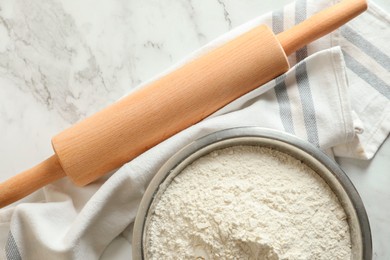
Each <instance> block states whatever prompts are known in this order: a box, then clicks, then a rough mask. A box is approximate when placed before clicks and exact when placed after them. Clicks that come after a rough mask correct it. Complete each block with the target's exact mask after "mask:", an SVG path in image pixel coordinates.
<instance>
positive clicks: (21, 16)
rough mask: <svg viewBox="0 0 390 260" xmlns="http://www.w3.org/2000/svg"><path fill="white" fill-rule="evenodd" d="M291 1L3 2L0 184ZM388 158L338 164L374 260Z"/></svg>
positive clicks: (383, 2)
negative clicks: (64, 133) (78, 129)
mask: <svg viewBox="0 0 390 260" xmlns="http://www.w3.org/2000/svg"><path fill="white" fill-rule="evenodd" d="M288 2H290V1H289V0H274V1H261V0H243V1H232V0H216V1H206V0H201V1H191V0H182V1H179V0H170V1H157V0H147V1H125V0H118V1H108V0H107V1H92V0H85V1H78V0H62V1H60V0H54V1H49V0H40V1H32V0H24V1H22V0H19V1H15V0H12V1H11V0H2V1H0V181H3V180H5V179H7V178H8V177H11V176H13V175H14V174H16V173H18V172H20V171H22V170H24V169H27V168H29V167H31V166H33V165H35V164H36V163H38V162H40V161H41V160H43V159H44V158H46V157H48V156H50V155H51V154H52V148H51V145H50V141H49V140H50V138H51V137H52V136H53V135H54V134H56V133H58V132H60V131H61V130H63V129H64V128H66V127H67V126H69V125H71V124H73V123H75V122H77V121H79V120H81V119H83V118H85V117H87V116H88V115H91V114H93V113H94V112H96V111H98V110H99V109H101V108H103V107H105V106H106V105H108V104H110V103H112V102H114V101H115V100H117V99H118V98H120V97H121V96H122V95H124V94H126V93H127V92H129V91H130V90H131V89H132V88H133V87H135V86H136V85H138V84H139V83H140V82H143V81H145V80H147V79H149V78H150V77H152V76H153V75H155V74H157V73H158V72H160V71H162V70H163V69H165V68H167V67H169V66H170V65H172V64H173V63H175V62H177V61H179V60H180V59H181V58H183V57H184V56H185V55H186V54H188V53H190V52H191V51H193V50H195V49H197V48H199V47H200V46H202V45H204V44H206V43H207V42H209V41H210V40H212V39H214V38H216V37H217V36H219V35H221V34H223V33H224V32H226V31H228V30H230V29H232V28H233V27H236V26H238V25H240V24H242V23H244V22H246V21H248V20H250V19H252V18H254V17H256V16H258V15H260V14H262V13H265V12H267V11H270V10H273V9H276V8H279V7H281V6H283V5H285V4H287V3H288ZM375 2H376V3H377V4H379V5H380V6H382V7H383V8H384V9H385V10H387V11H388V12H390V2H389V1H388V0H376V1H375ZM10 21H11V22H10ZM389 159H390V141H389V139H388V140H387V141H386V142H385V143H384V144H383V146H382V147H381V149H380V150H379V152H378V153H377V155H376V156H375V158H374V159H373V160H371V161H359V160H353V159H340V158H339V159H338V162H339V163H340V165H341V167H342V168H343V169H344V170H345V171H346V172H347V174H348V175H349V177H350V178H351V180H352V182H353V183H354V185H355V186H356V188H357V189H358V191H359V193H360V195H361V197H362V199H363V201H364V203H365V205H366V209H367V212H368V215H369V219H370V222H371V228H372V235H373V246H374V259H390V247H389V243H390V188H389V187H390V174H389V173H390V160H389Z"/></svg>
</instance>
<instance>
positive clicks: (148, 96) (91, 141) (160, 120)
mask: <svg viewBox="0 0 390 260" xmlns="http://www.w3.org/2000/svg"><path fill="white" fill-rule="evenodd" d="M366 9H367V3H366V1H365V0H344V1H342V2H340V3H338V4H336V5H334V6H332V7H330V8H328V9H326V10H324V11H321V12H320V13H318V14H316V15H314V16H312V17H311V18H309V19H308V20H306V21H304V22H302V23H301V24H299V25H297V26H295V27H293V28H291V29H289V30H288V31H285V32H282V33H280V34H278V35H277V36H275V35H274V34H273V33H272V31H271V30H270V29H268V27H266V26H264V25H261V26H259V27H257V28H254V29H252V30H251V31H249V32H247V33H245V34H243V35H241V36H239V37H238V38H235V39H233V40H231V41H230V42H228V43H226V44H225V45H223V46H221V47H219V48H217V49H215V50H213V51H211V52H209V53H207V54H205V55H204V56H202V57H199V58H198V59H195V60H193V61H191V62H189V63H187V64H185V65H183V66H182V67H180V68H179V69H177V70H175V71H173V72H172V73H170V74H168V75H166V76H164V77H162V78H160V79H158V80H156V81H154V82H152V83H150V84H149V85H148V86H146V87H144V88H142V89H139V90H138V91H135V92H134V93H133V94H131V95H129V96H127V97H125V98H123V99H121V100H120V101H118V102H117V103H114V104H113V105H111V106H109V107H107V108H106V109H104V110H102V111H100V112H98V113H97V114H95V115H93V116H91V117H89V118H87V119H85V120H84V121H82V122H80V123H78V124H76V125H74V126H72V127H70V128H69V129H67V130H65V131H63V132H62V133H60V134H58V135H56V136H55V137H54V138H53V139H52V145H53V148H54V151H55V154H54V155H53V156H51V157H50V158H48V159H47V160H45V161H43V162H42V163H40V164H39V165H37V166H35V167H33V168H32V169H30V170H27V171H25V172H22V173H20V174H19V175H16V176H14V177H12V178H11V179H9V180H7V181H5V182H3V183H1V184H0V207H3V206H6V205H8V204H10V203H12V202H15V201H17V200H19V199H21V198H23V197H24V196H26V195H28V194H30V193H32V192H33V191H35V190H37V189H39V188H41V187H43V186H45V185H46V184H49V183H50V182H52V181H54V180H57V179H59V178H62V177H64V176H68V177H69V178H70V179H71V180H72V182H74V183H75V184H76V185H80V186H83V185H87V184H88V183H90V182H93V181H94V180H96V179H98V178H99V177H101V176H102V175H104V174H106V173H108V172H110V171H112V170H115V169H117V168H118V167H120V166H122V165H123V164H125V163H126V162H128V161H130V160H132V159H133V158H135V157H136V156H138V155H139V154H141V153H143V152H144V151H146V150H148V149H149V148H151V147H153V146H154V145H156V144H158V143H160V142H162V141H163V140H165V139H167V138H168V137H170V136H172V135H174V134H176V133H177V132H179V131H181V130H183V129H185V128H187V127H189V126H191V125H193V124H195V123H197V122H199V121H200V120H202V119H204V118H205V117H207V116H208V115H210V114H212V113H213V112H215V111H216V110H218V109H220V108H221V107H223V106H225V105H226V104H228V103H229V102H231V101H233V100H235V99H236V98H238V97H240V96H242V95H244V94H245V93H247V92H249V91H251V90H253V89H255V88H257V87H259V86H261V85H262V84H264V83H266V82H268V81H270V80H272V79H274V78H275V77H277V76H279V75H280V74H282V73H284V72H286V71H287V70H288V69H289V64H288V61H287V57H286V56H288V55H290V54H292V53H293V52H295V51H296V50H298V49H299V48H301V47H303V46H305V45H307V44H308V43H310V42H312V41H314V40H316V39H318V38H320V37H322V36H324V35H326V34H328V33H330V32H331V31H333V30H335V29H336V28H338V27H340V26H341V25H343V24H344V23H346V22H348V21H349V20H351V19H352V18H354V17H355V16H357V15H359V14H360V13H362V12H363V11H364V10H366Z"/></svg>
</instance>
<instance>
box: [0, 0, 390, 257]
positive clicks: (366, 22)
mask: <svg viewBox="0 0 390 260" xmlns="http://www.w3.org/2000/svg"><path fill="white" fill-rule="evenodd" d="M331 4H334V3H331V1H328V0H321V1H312V2H306V1H299V2H296V3H293V4H290V5H288V6H286V7H285V8H283V10H281V11H275V12H272V13H269V14H267V15H265V16H262V17H259V18H257V19H255V20H253V21H250V22H248V23H246V24H244V25H243V26H240V27H238V28H236V29H235V30H233V31H231V32H229V33H227V34H225V35H223V36H221V37H220V38H218V39H217V40H215V41H213V42H211V43H210V44H208V45H206V46H205V47H203V48H201V49H200V50H199V51H197V52H195V53H194V54H192V55H191V56H189V57H187V58H186V59H184V60H183V61H182V62H181V63H179V64H177V65H176V66H175V67H173V68H171V70H172V69H175V68H177V67H178V66H180V65H181V64H183V63H185V62H188V61H189V60H191V59H193V58H194V57H196V56H198V55H201V54H202V53H205V52H207V51H209V50H210V49H213V48H215V47H216V46H219V45H220V44H222V43H224V42H226V41H228V40H229V39H232V38H234V37H236V36H237V35H239V34H241V33H243V32H245V31H247V30H249V29H251V28H253V27H254V26H257V25H259V24H263V23H265V24H268V25H269V26H270V27H271V28H273V30H274V31H275V32H276V33H277V32H280V31H282V30H286V29H288V28H289V27H291V26H293V25H294V24H296V23H298V22H300V21H302V20H304V19H306V17H308V16H310V15H311V14H313V13H315V12H317V11H319V10H321V9H323V8H325V7H327V6H329V5H331ZM389 21H390V20H389V18H388V16H386V15H385V14H384V13H383V12H382V11H380V10H379V9H378V8H377V7H376V6H374V5H371V6H370V9H369V11H368V12H367V13H365V14H364V15H362V16H361V17H359V18H357V19H356V20H354V22H352V23H350V24H348V25H347V26H344V27H342V28H341V29H340V30H338V31H336V32H334V33H332V34H330V35H328V36H325V37H323V38H321V39H320V40H318V41H316V42H314V43H312V44H310V45H308V46H306V47H304V48H302V49H301V50H299V51H297V52H296V54H295V55H292V56H291V57H290V58H289V60H290V63H291V65H292V66H293V67H292V68H291V69H290V70H289V71H288V72H287V73H286V74H284V75H282V76H280V77H278V78H277V79H275V80H272V81H271V82H269V83H267V84H265V85H263V86H262V87H261V88H258V89H256V90H254V91H252V92H250V93H248V94H246V95H245V96H243V97H241V98H239V99H237V100H235V101H234V102H232V103H231V104H229V105H227V106H226V107H224V108H222V109H221V110H219V111H217V112H216V113H215V114H213V115H211V116H210V117H208V118H207V119H205V120H203V121H202V122H200V123H198V124H196V125H194V126H192V127H190V128H188V129H186V130H184V131H182V132H180V133H178V134H176V135H175V136H173V137H171V138H169V139H168V140H166V141H164V142H162V143H160V144H158V145H157V146H155V147H153V148H151V149H150V150H148V151H147V152H145V153H143V154H142V155H140V156H138V157H137V158H135V159H134V160H132V161H131V162H129V163H127V164H126V165H124V166H123V167H121V168H120V169H119V170H117V171H116V172H115V173H114V174H113V175H112V176H111V177H110V178H108V179H101V180H99V181H97V182H95V183H93V184H91V185H89V186H87V187H84V188H78V187H75V186H74V185H73V184H71V183H70V182H69V181H68V180H66V179H64V180H60V181H57V182H56V183H53V184H51V185H48V186H47V187H45V188H44V189H43V191H41V193H40V194H38V193H37V194H35V196H36V197H31V199H30V200H31V201H36V203H21V204H18V205H16V206H13V207H10V208H6V209H3V210H1V211H0V233H1V235H0V246H3V247H4V248H5V250H4V256H3V257H4V258H6V259H98V258H102V259H119V258H120V255H122V256H124V257H123V259H128V258H129V255H130V254H131V235H132V223H133V221H134V218H135V216H136V213H137V207H138V205H139V202H140V200H141V198H142V195H143V193H144V191H145V189H146V187H147V185H148V183H149V181H150V180H151V178H152V177H153V176H154V174H155V173H156V171H157V170H158V169H159V167H161V165H162V164H163V163H164V162H165V161H166V160H167V159H168V158H169V157H170V156H172V155H173V154H174V153H175V152H176V151H178V150H179V149H180V148H182V147H183V146H185V145H186V144H188V143H190V142H192V141H193V140H195V139H197V138H199V137H201V136H204V135H206V134H208V133H211V132H214V131H217V130H222V129H226V128H231V127H238V126H261V127H267V128H272V129H278V130H281V131H286V132H289V133H292V134H295V135H297V136H299V137H301V138H303V139H306V140H308V141H310V142H311V143H313V144H314V145H316V146H318V147H320V148H322V149H324V150H327V151H328V152H329V153H332V151H333V152H334V154H335V155H337V156H351V157H357V158H371V157H372V156H373V155H374V154H375V151H376V150H377V148H378V146H379V145H380V144H381V142H383V140H384V139H385V138H386V136H387V135H388V133H389V129H390V122H389V117H390V113H389V108H390V103H389V86H388V83H387V82H390V80H389V69H390V67H389V57H388V56H386V53H390V46H388V44H386V42H385V39H388V38H389V31H388V29H387V28H388V27H389ZM338 45H340V46H341V48H340V47H337V46H338ZM167 72H169V71H167ZM167 72H165V73H167ZM145 84H147V83H145ZM145 84H143V85H141V86H139V87H143V86H144V85H145ZM42 199H43V200H44V202H42V201H40V202H38V201H39V200H42ZM0 257H1V253H0Z"/></svg>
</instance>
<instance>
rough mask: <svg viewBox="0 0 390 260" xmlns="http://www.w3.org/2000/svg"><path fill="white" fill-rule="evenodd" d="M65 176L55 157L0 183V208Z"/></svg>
mask: <svg viewBox="0 0 390 260" xmlns="http://www.w3.org/2000/svg"><path fill="white" fill-rule="evenodd" d="M64 176H66V175H65V172H64V171H63V170H62V167H61V165H60V163H59V162H58V159H57V156H56V155H53V156H51V157H50V158H48V159H47V160H45V161H43V162H41V163H40V164H38V165H37V166H35V167H33V168H31V169H29V170H27V171H24V172H22V173H20V174H18V175H16V176H14V177H12V178H10V179H8V180H6V181H5V182H3V183H0V208H2V207H4V206H7V205H8V204H11V203H13V202H15V201H17V200H19V199H21V198H23V197H25V196H27V195H29V194H30V193H32V192H34V191H36V190H38V189H40V188H42V187H43V186H45V185H47V184H49V183H51V182H53V181H55V180H58V179H60V178H62V177H64Z"/></svg>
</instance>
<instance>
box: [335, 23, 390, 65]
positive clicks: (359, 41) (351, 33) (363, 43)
mask: <svg viewBox="0 0 390 260" xmlns="http://www.w3.org/2000/svg"><path fill="white" fill-rule="evenodd" d="M341 35H342V36H343V37H344V38H345V39H347V40H348V41H349V42H351V43H352V44H353V45H355V46H356V47H358V48H359V49H360V50H362V51H363V52H364V53H366V54H367V55H368V56H370V57H371V58H373V59H374V60H375V61H376V62H377V63H378V64H380V65H381V66H382V67H383V68H385V69H386V70H387V71H390V57H389V56H387V55H386V54H385V53H384V52H382V51H381V50H380V49H379V48H377V47H376V46H374V45H373V44H372V43H370V42H369V41H368V40H366V39H365V38H364V37H363V36H361V35H360V34H359V33H358V32H356V31H355V30H353V29H352V28H351V27H349V26H347V25H346V26H343V27H341Z"/></svg>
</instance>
